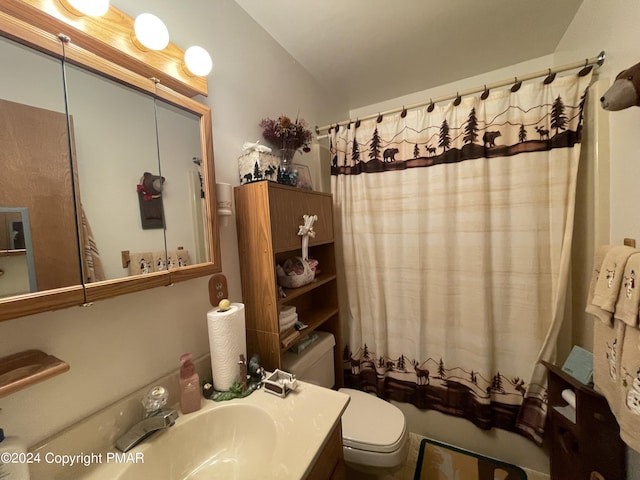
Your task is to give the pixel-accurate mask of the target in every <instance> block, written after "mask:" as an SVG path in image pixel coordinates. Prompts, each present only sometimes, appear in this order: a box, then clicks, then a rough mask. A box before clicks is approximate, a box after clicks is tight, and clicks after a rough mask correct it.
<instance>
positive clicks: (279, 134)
mask: <svg viewBox="0 0 640 480" xmlns="http://www.w3.org/2000/svg"><path fill="white" fill-rule="evenodd" d="M260 127H262V129H263V130H262V136H263V137H264V139H265V140H266V141H268V142H269V143H271V144H272V145H273V146H274V147H275V148H289V149H294V150H300V149H301V150H302V151H303V152H309V151H311V147H310V144H311V139H312V136H311V130H309V128H308V127H307V122H305V121H304V120H303V119H302V118H296V120H295V122H294V121H292V120H291V119H290V118H289V117H287V116H285V115H280V116H279V117H278V118H277V120H274V119H271V118H264V119H263V120H262V121H261V122H260Z"/></svg>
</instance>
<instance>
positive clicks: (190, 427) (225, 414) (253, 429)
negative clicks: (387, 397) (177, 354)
mask: <svg viewBox="0 0 640 480" xmlns="http://www.w3.org/2000/svg"><path fill="white" fill-rule="evenodd" d="M136 401H137V402H139V400H137V399H136ZM348 402H349V396H348V395H346V394H344V393H341V392H337V391H335V390H330V389H327V388H322V387H318V386H316V385H311V384H308V383H305V382H298V388H297V389H296V390H295V391H293V392H291V393H290V394H289V395H287V397H286V398H280V397H278V396H276V395H272V394H270V393H267V392H265V391H264V390H258V391H256V392H253V393H252V394H251V395H249V396H247V397H245V398H238V399H234V400H229V401H224V402H213V401H211V400H203V401H202V408H201V409H200V410H198V411H197V412H194V413H190V414H187V415H180V416H179V417H178V419H177V420H176V422H175V425H174V426H172V427H170V428H167V429H166V430H163V431H160V432H157V433H155V434H153V435H152V436H151V437H149V438H147V439H145V440H144V441H143V442H142V443H140V444H138V445H137V446H136V447H134V448H133V449H131V450H129V451H128V452H127V453H124V454H123V453H122V452H120V451H118V450H116V449H115V448H114V447H112V445H113V442H114V439H115V438H117V436H118V435H119V434H121V433H122V429H123V428H126V426H127V425H130V422H127V423H126V424H125V425H121V426H120V428H118V431H117V432H116V431H114V430H110V428H111V426H112V425H114V424H116V423H118V422H119V420H118V418H121V417H120V415H121V414H120V413H118V412H120V409H116V413H115V416H116V417H113V416H109V415H111V414H109V415H107V414H106V413H100V415H98V417H97V418H96V419H95V420H93V419H91V417H90V418H89V419H85V420H84V421H82V422H79V424H77V425H76V426H75V427H72V428H70V429H68V430H66V431H64V432H62V433H61V434H59V435H58V436H55V437H53V438H52V439H51V440H50V441H48V442H46V443H45V444H43V445H42V446H41V447H39V449H37V450H36V452H39V453H40V454H41V455H43V456H44V455H46V454H47V453H48V452H49V453H50V454H51V453H56V454H58V453H59V454H64V455H75V454H80V453H84V454H86V453H87V452H91V453H92V457H91V460H90V462H89V463H90V464H87V465H83V464H82V463H79V461H78V462H76V464H75V465H73V466H70V465H66V466H60V465H56V464H54V463H47V462H42V463H41V464H34V465H32V467H33V468H32V469H31V479H32V480H45V479H46V480H50V479H52V478H56V479H63V478H64V479H83V480H140V479H147V478H159V479H163V480H204V479H207V480H217V479H221V480H255V479H256V478H260V479H261V480H262V479H265V480H266V479H278V480H300V479H304V478H306V476H307V475H308V473H309V472H310V471H311V469H312V467H313V465H314V462H315V461H316V459H317V456H318V454H319V452H320V451H321V450H322V448H323V446H324V443H325V441H327V438H329V434H330V433H331V432H332V430H333V429H334V427H335V426H336V424H337V423H338V422H339V421H340V416H341V415H342V413H343V412H344V410H345V409H346V407H347V404H348ZM105 431H110V432H111V434H110V435H109V438H108V439H107V442H108V443H106V444H105V446H104V447H100V446H98V443H96V440H97V439H98V437H100V435H103V434H104V432H105ZM100 438H102V437H100ZM106 445H109V447H107V446H106Z"/></svg>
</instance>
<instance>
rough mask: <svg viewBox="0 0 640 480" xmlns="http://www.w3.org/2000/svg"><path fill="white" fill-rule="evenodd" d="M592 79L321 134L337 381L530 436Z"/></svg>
mask: <svg viewBox="0 0 640 480" xmlns="http://www.w3.org/2000/svg"><path fill="white" fill-rule="evenodd" d="M589 83H590V75H587V76H584V77H578V76H577V75H573V76H566V77H562V78H556V79H555V81H553V82H552V83H551V84H548V85H545V84H543V83H542V82H535V83H530V84H524V85H522V87H521V88H520V89H519V90H518V91H516V92H512V91H511V90H509V89H507V90H506V91H492V92H490V95H489V96H488V98H486V99H485V100H483V99H481V98H480V97H467V98H464V99H462V101H461V102H454V103H459V104H458V105H457V106H455V105H454V103H451V104H449V105H446V106H435V108H427V107H425V108H421V109H415V110H410V111H406V110H405V111H403V112H401V113H397V114H394V115H385V116H384V118H382V117H381V116H379V117H378V118H377V119H372V120H370V121H362V122H357V123H352V124H351V125H350V127H349V128H346V127H341V128H340V129H339V130H338V131H335V129H334V131H333V132H330V141H331V145H330V150H331V162H332V165H331V173H332V177H331V188H332V193H333V195H334V208H335V212H336V218H337V223H338V225H337V228H338V231H339V245H340V249H341V255H342V256H343V258H341V260H342V261H341V262H339V263H341V264H342V265H343V268H344V271H343V272H342V273H341V275H343V278H342V286H343V290H344V291H343V292H342V294H343V297H344V298H343V301H342V306H343V309H342V315H343V320H344V322H345V323H346V325H347V327H346V330H347V331H345V337H346V346H345V349H344V361H345V364H344V366H345V384H346V385H348V386H351V387H355V388H360V389H363V390H366V391H374V392H376V393H377V394H378V395H380V396H381V397H383V398H386V399H390V400H397V401H401V402H410V403H412V404H414V405H416V406H417V407H418V408H427V409H435V410H439V411H441V412H444V413H447V414H452V415H457V416H461V417H464V418H467V419H469V420H471V421H472V422H474V423H475V424H476V425H477V426H479V427H481V428H484V429H489V428H492V427H498V428H503V429H507V430H511V431H515V432H518V433H520V434H522V435H524V436H526V437H528V438H530V439H532V440H533V441H535V442H536V443H541V442H542V435H543V433H544V423H545V418H546V371H545V369H544V367H543V366H542V365H541V364H539V363H538V362H539V360H541V359H545V360H549V361H554V360H555V343H556V339H557V334H558V330H559V328H560V325H561V322H562V315H563V309H564V305H565V293H566V290H567V284H568V279H569V258H570V247H571V239H572V228H573V214H574V197H575V187H576V175H577V169H578V158H579V153H580V143H579V142H580V133H581V125H582V113H583V107H584V103H585V98H586V94H587V88H588V85H589ZM483 96H484V95H483ZM429 110H431V111H429Z"/></svg>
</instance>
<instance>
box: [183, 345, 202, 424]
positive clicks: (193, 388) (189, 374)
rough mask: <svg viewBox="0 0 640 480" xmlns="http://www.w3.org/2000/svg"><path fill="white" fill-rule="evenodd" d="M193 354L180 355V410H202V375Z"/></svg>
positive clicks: (186, 411)
mask: <svg viewBox="0 0 640 480" xmlns="http://www.w3.org/2000/svg"><path fill="white" fill-rule="evenodd" d="M191 358H192V357H191V354H190V353H185V354H184V355H182V356H181V357H180V410H181V411H182V413H191V412H195V411H196V410H200V406H201V405H200V377H199V376H198V374H197V373H196V367H195V365H194V364H193V362H192V361H191Z"/></svg>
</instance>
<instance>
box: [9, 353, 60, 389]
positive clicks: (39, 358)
mask: <svg viewBox="0 0 640 480" xmlns="http://www.w3.org/2000/svg"><path fill="white" fill-rule="evenodd" d="M67 370H69V364H68V363H65V362H63V361H62V360H60V359H59V358H56V357H54V356H53V355H48V354H46V353H44V352H42V351H40V350H25V351H23V352H18V353H14V354H13V355H9V356H7V357H2V358H0V398H2V397H6V396H7V395H10V394H12V393H15V392H17V391H18V390H22V389H23V388H26V387H28V386H30V385H33V384H34V383H38V382H41V381H43V380H46V379H47V378H50V377H53V376H55V375H59V374H61V373H64V372H66V371H67Z"/></svg>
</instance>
